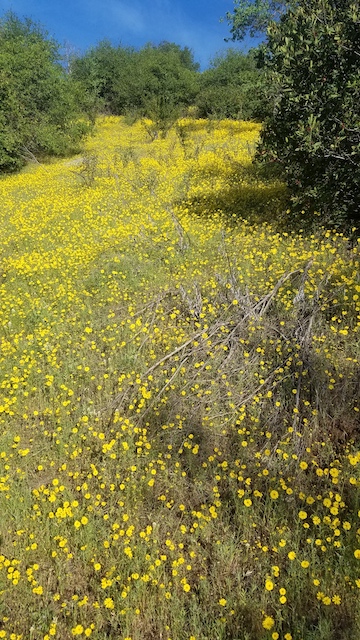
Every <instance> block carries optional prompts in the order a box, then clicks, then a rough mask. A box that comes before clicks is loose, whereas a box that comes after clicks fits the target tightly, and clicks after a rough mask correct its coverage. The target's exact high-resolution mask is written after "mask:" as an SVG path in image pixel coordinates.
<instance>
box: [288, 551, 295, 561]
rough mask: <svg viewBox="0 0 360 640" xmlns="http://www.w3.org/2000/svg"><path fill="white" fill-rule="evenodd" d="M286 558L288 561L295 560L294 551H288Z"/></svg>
mask: <svg viewBox="0 0 360 640" xmlns="http://www.w3.org/2000/svg"><path fill="white" fill-rule="evenodd" d="M288 558H289V560H295V558H296V553H295V551H289V553H288Z"/></svg>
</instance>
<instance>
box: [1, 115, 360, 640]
mask: <svg viewBox="0 0 360 640" xmlns="http://www.w3.org/2000/svg"><path fill="white" fill-rule="evenodd" d="M179 126H180V127H182V130H181V131H179V129H178V132H177V133H176V131H172V132H170V134H169V136H168V137H167V138H166V139H165V140H155V141H153V142H151V141H150V139H149V138H147V134H146V130H145V128H144V127H142V126H141V125H140V124H137V125H134V126H132V127H127V126H126V125H125V123H124V121H123V120H121V119H116V118H107V119H104V120H102V121H100V122H99V123H98V131H97V136H96V137H95V138H94V139H91V140H90V141H89V142H88V150H87V153H86V155H85V156H84V158H83V160H79V163H74V162H73V161H70V162H66V161H65V162H59V163H55V164H52V165H49V166H41V167H34V168H30V169H28V170H27V171H26V172H24V173H22V174H21V175H18V176H12V177H8V178H4V179H2V180H1V181H0V196H1V198H0V202H1V203H2V205H1V227H2V252H1V258H0V267H1V270H0V275H1V276H2V284H1V287H0V298H1V307H0V308H1V312H0V323H1V356H0V385H1V396H0V425H1V426H0V429H1V432H0V513H1V525H0V527H1V529H0V531H1V539H0V637H5V638H9V637H10V638H12V639H13V638H14V639H16V638H23V639H24V640H25V639H26V640H27V639H28V638H31V639H32V640H38V639H41V640H42V639H44V638H45V639H46V640H48V638H50V637H55V638H59V639H60V638H61V640H66V639H68V638H72V637H74V636H83V637H87V636H91V637H92V638H96V639H98V640H103V639H104V638H109V639H113V640H115V639H117V640H118V639H121V640H124V639H125V638H128V639H129V638H131V639H132V640H147V639H149V640H150V639H155V638H156V639H160V638H162V639H163V640H165V639H169V638H171V639H172V640H189V639H190V638H192V639H193V640H194V638H195V639H196V640H205V639H208V640H214V639H216V640H217V639H219V640H225V639H226V640H243V639H244V640H245V639H246V638H247V639H248V640H258V639H260V638H268V639H269V638H272V639H273V640H276V639H277V638H281V639H283V638H284V639H285V640H291V638H293V640H300V639H302V640H310V639H313V640H315V638H316V640H320V639H321V640H328V639H334V640H339V639H341V638H343V639H350V638H354V640H355V639H356V638H358V637H359V635H360V626H359V625H360V621H359V620H360V619H359V605H358V601H359V597H358V593H359V587H360V558H359V556H360V550H359V549H360V541H359V533H360V530H359V526H360V523H359V515H360V512H359V509H360V504H359V483H360V476H359V470H360V452H359V405H358V403H357V401H358V397H359V345H358V330H359V326H360V321H359V320H360V315H359V313H360V298H359V292H360V282H359V252H358V248H355V249H352V250H349V249H348V245H347V242H346V239H344V238H343V237H341V236H339V235H334V234H330V233H326V232H324V233H323V234H322V235H321V237H315V236H310V237H306V236H305V235H302V234H299V233H298V234H296V235H295V234H294V235H292V234H291V232H290V231H291V230H290V229H289V230H288V232H284V231H279V230H277V229H276V228H275V227H274V226H271V225H270V224H269V223H264V224H252V225H251V224H250V223H248V222H238V219H239V216H244V215H245V214H248V213H249V212H250V214H251V216H252V219H253V218H254V215H255V214H256V212H257V211H261V213H262V216H265V217H266V214H267V210H268V212H269V213H268V215H267V217H270V215H274V211H275V210H276V208H277V207H278V208H279V207H280V206H281V197H282V187H281V185H278V184H271V183H266V184H265V183H262V182H260V181H259V180H257V179H256V178H255V177H254V176H253V177H251V176H250V175H249V172H248V165H249V160H250V156H249V153H250V152H251V151H252V149H253V148H254V144H255V142H256V138H257V135H258V127H257V125H252V124H249V123H242V124H241V123H230V122H224V123H220V124H217V125H216V126H215V125H214V124H213V123H208V124H207V123H204V122H195V123H194V122H192V123H186V122H183V123H182V124H180V125H179ZM357 550H358V551H357ZM11 634H13V635H11Z"/></svg>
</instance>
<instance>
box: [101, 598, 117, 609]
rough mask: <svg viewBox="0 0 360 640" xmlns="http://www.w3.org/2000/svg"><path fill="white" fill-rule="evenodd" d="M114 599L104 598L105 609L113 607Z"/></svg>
mask: <svg viewBox="0 0 360 640" xmlns="http://www.w3.org/2000/svg"><path fill="white" fill-rule="evenodd" d="M114 606H115V605H114V600H113V599H112V598H105V600H104V607H105V608H106V609H113V608H114Z"/></svg>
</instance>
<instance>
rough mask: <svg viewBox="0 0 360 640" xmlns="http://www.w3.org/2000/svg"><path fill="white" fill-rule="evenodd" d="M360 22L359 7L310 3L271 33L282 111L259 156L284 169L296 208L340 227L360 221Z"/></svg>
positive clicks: (339, 1) (274, 83)
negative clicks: (316, 214) (315, 213)
mask: <svg viewBox="0 0 360 640" xmlns="http://www.w3.org/2000/svg"><path fill="white" fill-rule="evenodd" d="M359 23H360V8H359V3H358V2H353V1H352V0H336V1H335V0H306V1H305V0H304V1H302V2H300V3H299V5H298V7H297V8H295V9H292V10H290V11H288V12H287V14H286V15H284V16H283V17H282V18H281V20H280V22H279V23H275V22H273V23H272V24H271V25H270V27H269V30H268V36H269V40H268V50H267V61H266V65H267V68H268V70H269V71H270V79H271V89H272V93H273V99H274V110H273V113H272V115H271V116H270V117H269V118H268V120H267V122H266V125H265V127H264V130H263V133H262V141H261V145H260V149H259V153H258V157H259V158H260V159H262V160H263V161H267V162H274V161H275V162H277V163H279V164H280V165H281V167H282V168H283V172H284V175H285V177H286V180H287V183H288V186H289V187H290V190H291V193H292V196H293V202H294V205H295V208H297V209H298V210H299V211H300V210H301V212H302V214H304V213H305V214H306V215H307V216H308V218H309V220H311V219H312V216H313V214H314V212H317V213H318V214H320V215H321V220H322V222H324V223H326V224H334V225H337V226H339V225H342V226H344V225H346V226H349V225H353V224H357V223H358V222H359V208H360V190H359V184H360V67H359V51H360V29H359ZM317 220H319V218H317Z"/></svg>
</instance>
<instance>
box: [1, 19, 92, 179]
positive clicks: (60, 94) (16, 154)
mask: <svg viewBox="0 0 360 640" xmlns="http://www.w3.org/2000/svg"><path fill="white" fill-rule="evenodd" d="M58 58H59V55H58V47H57V44H56V43H55V42H54V41H53V40H51V39H49V38H47V36H46V34H45V33H44V32H43V31H42V30H41V29H40V28H39V27H38V26H37V25H35V24H34V23H33V22H31V20H25V21H21V20H19V19H18V18H17V17H16V16H14V15H13V14H8V15H7V16H6V17H5V19H3V20H2V21H0V105H1V111H0V171H11V170H15V169H18V168H19V167H21V166H22V165H23V164H24V163H25V161H26V159H28V158H29V157H31V156H33V155H38V154H40V155H49V154H55V155H63V154H66V153H69V152H71V151H74V150H76V149H77V148H78V145H79V141H80V140H81V138H82V137H83V135H84V134H85V133H86V132H87V131H88V126H89V125H88V122H87V121H86V119H84V118H80V115H82V114H81V113H80V110H79V106H78V105H79V103H80V104H81V99H82V98H81V97H82V93H81V87H80V86H79V85H78V84H77V83H76V82H74V81H72V79H70V78H69V77H67V76H66V74H65V71H64V69H63V68H62V67H61V65H60V63H59V62H58Z"/></svg>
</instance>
